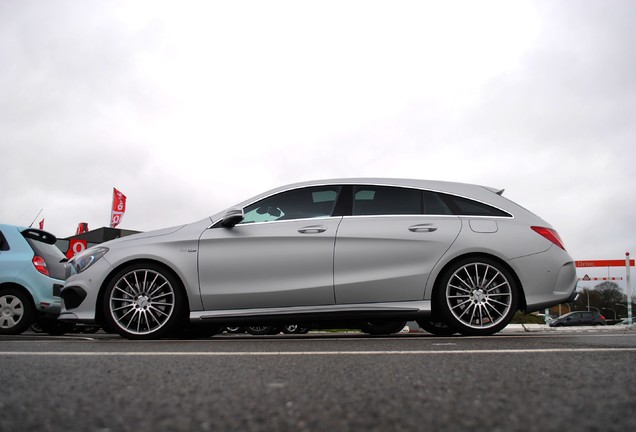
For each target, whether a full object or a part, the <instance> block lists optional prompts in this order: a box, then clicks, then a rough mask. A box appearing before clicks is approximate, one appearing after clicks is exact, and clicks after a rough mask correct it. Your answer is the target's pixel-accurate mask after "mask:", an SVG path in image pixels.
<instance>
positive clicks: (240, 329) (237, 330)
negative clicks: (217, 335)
mask: <svg viewBox="0 0 636 432" xmlns="http://www.w3.org/2000/svg"><path fill="white" fill-rule="evenodd" d="M225 332H226V333H230V334H239V333H245V329H244V328H243V327H225Z"/></svg>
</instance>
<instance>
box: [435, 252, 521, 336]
mask: <svg viewBox="0 0 636 432" xmlns="http://www.w3.org/2000/svg"><path fill="white" fill-rule="evenodd" d="M518 296H519V289H518V287H517V283H516V281H515V278H514V277H513V276H512V274H511V273H510V272H509V271H508V270H507V269H506V268H505V267H504V266H503V265H502V264H500V263H498V262H497V261H495V260H493V259H490V258H486V257H471V258H466V259H462V260H460V261H458V262H456V263H455V264H453V265H452V267H450V268H449V269H448V270H447V271H446V272H445V273H444V275H443V276H442V279H441V281H440V284H439V286H438V289H437V291H436V295H435V303H436V307H437V308H438V310H439V313H440V316H441V318H442V320H443V321H444V322H445V323H447V324H448V325H449V326H450V327H452V328H455V329H456V330H457V331H458V332H459V333H461V334H463V335H466V336H488V335H491V334H494V333H497V332H498V331H500V330H502V329H503V328H504V327H505V326H507V325H508V324H509V323H510V321H511V320H512V317H513V316H514V314H515V312H516V311H517V302H518Z"/></svg>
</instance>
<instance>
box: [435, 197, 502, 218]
mask: <svg viewBox="0 0 636 432" xmlns="http://www.w3.org/2000/svg"><path fill="white" fill-rule="evenodd" d="M439 196H440V197H441V199H442V200H443V201H444V203H445V204H446V205H447V206H448V208H450V209H451V211H452V212H453V213H454V214H456V215H458V216H498V217H512V215H511V214H509V213H507V212H505V211H503V210H499V209H498V208H495V207H493V206H490V205H488V204H484V203H482V202H479V201H473V200H471V199H468V198H462V197H458V196H455V195H447V194H439Z"/></svg>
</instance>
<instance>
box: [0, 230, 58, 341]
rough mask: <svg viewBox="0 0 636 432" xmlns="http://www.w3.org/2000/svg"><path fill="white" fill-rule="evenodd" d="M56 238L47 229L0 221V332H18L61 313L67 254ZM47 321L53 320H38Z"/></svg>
mask: <svg viewBox="0 0 636 432" xmlns="http://www.w3.org/2000/svg"><path fill="white" fill-rule="evenodd" d="M56 241H57V239H56V238H55V236H54V235H53V234H51V233H48V232H46V231H42V230H39V229H35V228H25V227H19V226H15V225H4V224H0V334H4V335H9V334H20V333H22V332H23V331H25V330H26V329H28V328H29V326H31V325H32V324H34V323H35V322H36V321H38V319H41V318H53V319H54V318H57V316H58V315H59V314H60V311H61V308H62V300H61V298H60V291H61V289H62V286H63V285H64V274H65V269H64V262H63V261H65V260H66V257H65V256H64V254H63V253H62V251H60V250H59V249H58V248H57V247H56V246H55V242H56ZM47 322H52V323H55V321H54V320H50V321H46V320H41V323H47ZM43 327H47V326H46V324H44V326H43ZM44 330H45V331H46V329H44Z"/></svg>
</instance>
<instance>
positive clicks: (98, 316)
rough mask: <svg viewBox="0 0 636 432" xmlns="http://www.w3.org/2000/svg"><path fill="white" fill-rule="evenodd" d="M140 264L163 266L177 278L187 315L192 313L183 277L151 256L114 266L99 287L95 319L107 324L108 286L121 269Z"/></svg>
mask: <svg viewBox="0 0 636 432" xmlns="http://www.w3.org/2000/svg"><path fill="white" fill-rule="evenodd" d="M138 264H141V265H143V264H152V265H154V266H158V267H161V268H162V269H163V270H165V271H167V272H169V273H170V274H171V275H172V276H173V277H174V278H175V280H177V281H178V282H179V283H178V286H177V289H179V290H180V291H181V294H183V296H184V298H185V301H184V305H185V307H186V308H187V310H186V311H185V316H186V317H187V316H188V315H189V313H190V303H189V300H190V299H189V296H188V292H187V290H186V289H185V284H184V283H183V279H182V278H181V277H180V276H179V274H178V273H177V272H176V271H174V270H173V269H172V268H171V267H170V266H169V265H167V264H166V263H164V262H161V261H158V260H154V259H149V258H139V259H134V260H131V261H126V262H123V263H121V264H120V265H118V266H117V267H114V268H113V270H112V271H111V272H110V273H109V274H108V276H106V278H104V281H103V282H102V285H101V286H100V288H99V293H98V294H97V303H96V304H97V307H96V308H95V321H97V322H98V323H100V324H101V325H106V324H107V323H106V319H105V317H104V309H103V307H102V305H103V302H104V295H105V292H106V287H108V285H109V284H110V283H111V282H112V280H113V279H114V278H115V276H116V275H117V274H118V273H119V272H120V271H121V270H123V269H125V268H126V267H130V266H134V265H138Z"/></svg>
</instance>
